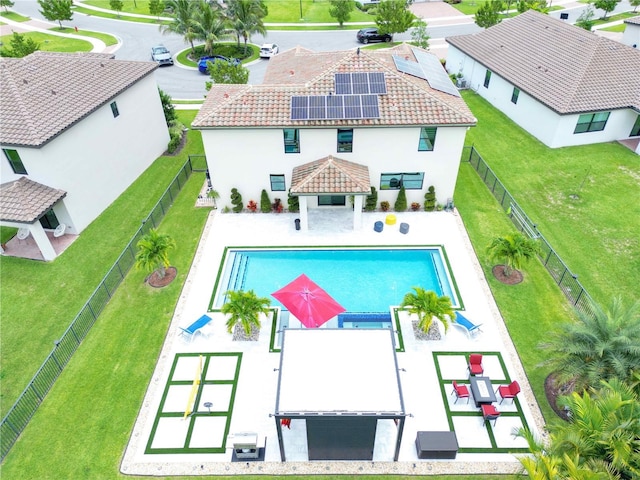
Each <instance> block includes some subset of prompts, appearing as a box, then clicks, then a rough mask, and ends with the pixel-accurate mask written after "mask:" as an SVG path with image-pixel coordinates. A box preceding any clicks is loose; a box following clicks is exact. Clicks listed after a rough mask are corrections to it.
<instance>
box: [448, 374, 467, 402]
mask: <svg viewBox="0 0 640 480" xmlns="http://www.w3.org/2000/svg"><path fill="white" fill-rule="evenodd" d="M454 393H455V394H456V401H455V402H453V403H458V399H459V398H466V399H467V403H469V396H470V395H469V389H468V388H467V386H466V385H458V382H456V381H455V380H454V381H453V391H452V392H451V394H454Z"/></svg>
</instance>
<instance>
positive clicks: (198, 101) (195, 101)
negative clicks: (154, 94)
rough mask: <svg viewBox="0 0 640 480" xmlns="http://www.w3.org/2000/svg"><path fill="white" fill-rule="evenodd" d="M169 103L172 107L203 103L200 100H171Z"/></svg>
mask: <svg viewBox="0 0 640 480" xmlns="http://www.w3.org/2000/svg"><path fill="white" fill-rule="evenodd" d="M171 103H172V104H174V105H202V104H203V103H204V99H202V100H175V99H174V100H171Z"/></svg>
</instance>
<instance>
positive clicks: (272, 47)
mask: <svg viewBox="0 0 640 480" xmlns="http://www.w3.org/2000/svg"><path fill="white" fill-rule="evenodd" d="M279 51H280V49H279V48H278V45H276V44H275V43H264V44H263V45H262V46H261V47H260V58H271V57H273V56H274V55H277V54H278V52H279Z"/></svg>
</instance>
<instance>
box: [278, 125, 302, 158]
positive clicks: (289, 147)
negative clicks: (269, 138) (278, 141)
mask: <svg viewBox="0 0 640 480" xmlns="http://www.w3.org/2000/svg"><path fill="white" fill-rule="evenodd" d="M282 132H283V134H284V153H300V130H298V129H297V128H285V129H284V130H282Z"/></svg>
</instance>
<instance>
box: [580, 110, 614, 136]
mask: <svg viewBox="0 0 640 480" xmlns="http://www.w3.org/2000/svg"><path fill="white" fill-rule="evenodd" d="M610 113H611V112H600V113H585V114H584V115H580V117H578V123H577V124H576V129H575V130H574V131H573V133H585V132H601V131H602V130H604V127H605V126H606V125H607V120H608V119H609V114H610Z"/></svg>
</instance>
